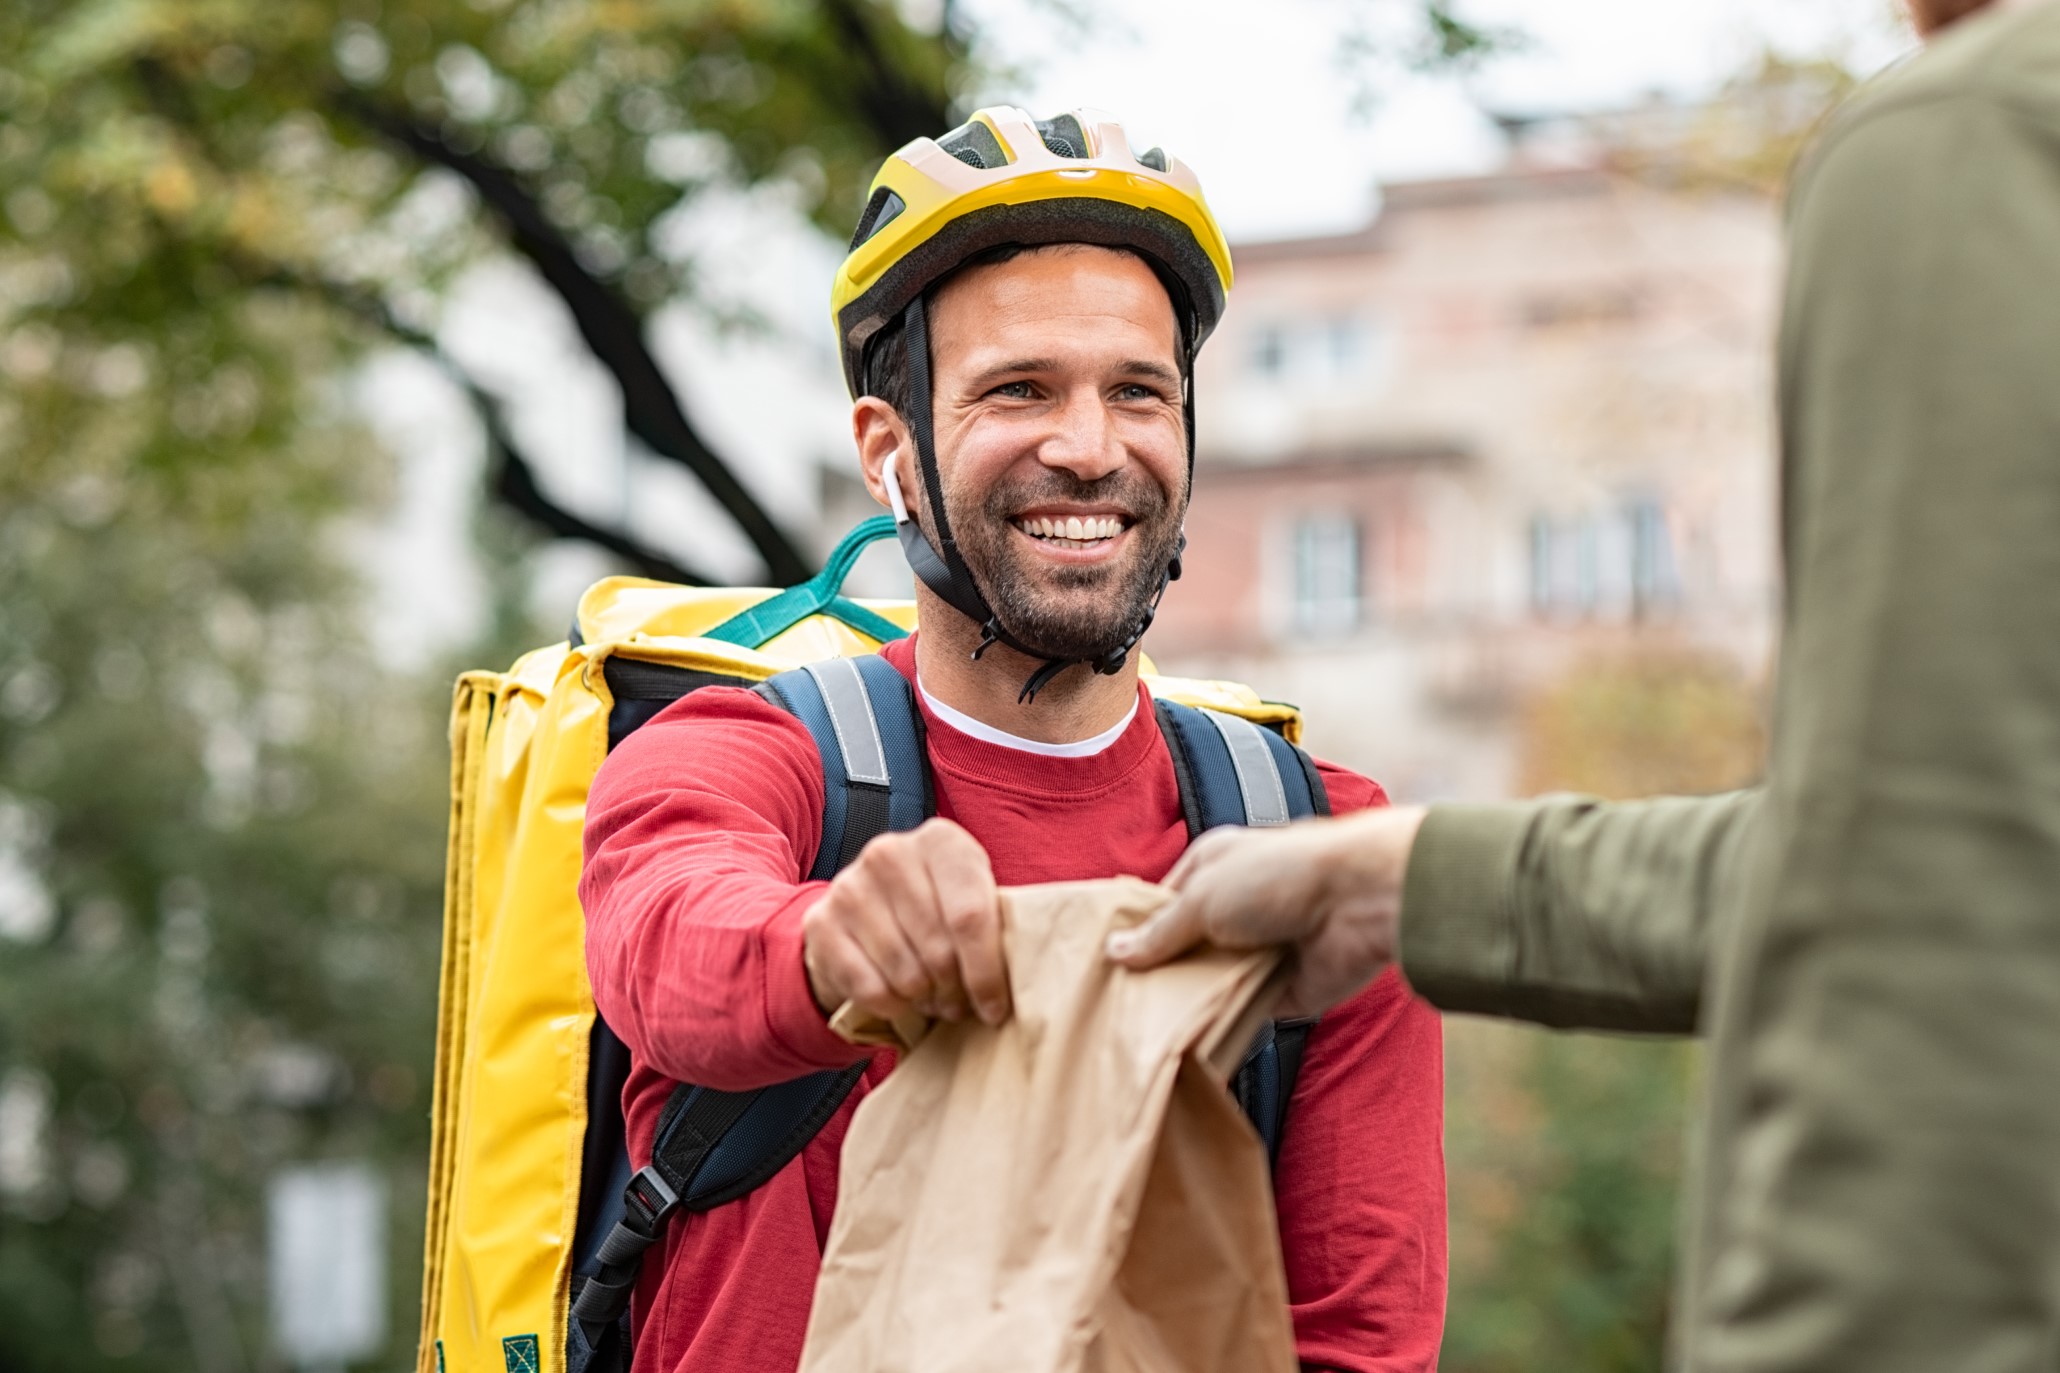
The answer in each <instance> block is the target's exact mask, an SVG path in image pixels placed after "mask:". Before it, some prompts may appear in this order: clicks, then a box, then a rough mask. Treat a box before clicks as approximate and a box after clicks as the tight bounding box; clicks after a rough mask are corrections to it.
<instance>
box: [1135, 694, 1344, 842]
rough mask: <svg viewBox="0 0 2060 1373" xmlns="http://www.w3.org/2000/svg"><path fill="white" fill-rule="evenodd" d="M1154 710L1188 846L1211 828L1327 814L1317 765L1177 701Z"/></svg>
mask: <svg viewBox="0 0 2060 1373" xmlns="http://www.w3.org/2000/svg"><path fill="white" fill-rule="evenodd" d="M1153 708H1154V709H1155V710H1156V711H1157V712H1158V716H1159V732H1160V733H1161V734H1163V735H1165V736H1166V748H1167V751H1168V752H1170V753H1171V754H1172V755H1173V776H1174V779H1175V781H1177V782H1178V783H1179V786H1180V806H1181V811H1182V813H1183V814H1184V815H1185V817H1186V819H1187V837H1188V838H1189V839H1190V840H1194V839H1197V838H1199V837H1200V836H1201V835H1202V833H1203V832H1204V831H1206V830H1212V829H1215V828H1216V827H1217V826H1218V825H1285V824H1287V823H1288V822H1289V821H1290V820H1301V819H1305V818H1307V817H1309V816H1312V815H1328V814H1330V797H1329V796H1328V795H1327V794H1326V793H1325V792H1324V789H1323V779H1322V777H1321V776H1320V775H1319V774H1318V773H1317V771H1316V765H1315V764H1314V763H1313V762H1311V761H1310V759H1309V755H1308V754H1306V753H1304V752H1302V750H1300V749H1299V748H1296V747H1295V746H1294V745H1293V744H1290V743H1289V742H1288V741H1287V740H1285V739H1283V738H1282V737H1281V736H1280V735H1278V734H1276V733H1274V732H1273V731H1272V730H1270V729H1266V728H1263V727H1261V726H1259V725H1255V724H1253V723H1252V722H1251V721H1250V720H1245V719H1240V718H1239V717H1238V716H1235V715H1226V714H1224V713H1223V712H1222V711H1220V710H1208V709H1205V708H1201V707H1197V706H1184V705H1182V704H1180V703H1179V702H1178V701H1156V702H1154V703H1153Z"/></svg>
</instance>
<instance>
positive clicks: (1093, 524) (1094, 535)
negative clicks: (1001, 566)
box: [1016, 515, 1123, 543]
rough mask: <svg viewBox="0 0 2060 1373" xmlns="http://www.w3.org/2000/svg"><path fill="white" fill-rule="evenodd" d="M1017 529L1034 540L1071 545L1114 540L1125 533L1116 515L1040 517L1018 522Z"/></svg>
mask: <svg viewBox="0 0 2060 1373" xmlns="http://www.w3.org/2000/svg"><path fill="white" fill-rule="evenodd" d="M1016 528H1018V529H1020V530H1022V531H1023V532H1024V533H1025V534H1028V535H1029V536H1030V537H1031V538H1033V539H1064V540H1066V541H1067V542H1069V543H1093V542H1094V541H1095V540H1097V539H1113V538H1115V537H1116V536H1117V535H1118V534H1121V533H1122V532H1123V521H1122V519H1121V518H1119V517H1117V516H1115V515H1090V516H1088V517H1087V518H1085V519H1082V518H1081V517H1080V516H1078V515H1068V516H1066V517H1065V518H1064V519H1047V518H1045V517H1043V516H1038V517H1036V518H1033V519H1024V520H1017V521H1016Z"/></svg>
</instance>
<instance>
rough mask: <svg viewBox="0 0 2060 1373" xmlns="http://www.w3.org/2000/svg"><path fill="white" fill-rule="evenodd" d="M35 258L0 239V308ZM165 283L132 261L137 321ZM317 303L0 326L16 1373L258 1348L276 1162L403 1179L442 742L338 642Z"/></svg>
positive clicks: (40, 289) (419, 1044)
mask: <svg viewBox="0 0 2060 1373" xmlns="http://www.w3.org/2000/svg"><path fill="white" fill-rule="evenodd" d="M53 270H55V269H53V268H52V267H51V266H50V265H49V264H48V263H45V262H34V261H23V260H16V261H15V262H13V263H11V264H10V265H9V266H8V268H7V275H6V280H7V281H8V282H9V283H11V284H12V285H13V286H14V287H15V289H13V290H8V289H6V288H4V287H0V298H6V299H10V300H17V301H18V300H23V299H27V298H34V297H35V296H36V295H37V294H38V293H42V294H43V295H44V296H45V298H47V295H48V293H49V292H50V291H51V290H52V289H54V288H53V287H51V286H50V285H49V284H48V282H47V274H48V273H50V272H51V271H53ZM163 289H165V288H164V285H163V283H162V282H161V281H160V280H158V279H156V278H155V277H154V276H152V275H148V274H141V273H139V275H138V276H137V277H136V278H134V279H132V285H131V299H132V302H133V305H134V308H135V309H136V311H137V314H138V316H139V317H141V316H142V315H144V314H145V313H146V312H147V311H148V310H149V309H150V308H151V304H152V297H153V295H154V293H156V292H158V291H160V290H163ZM309 313H310V311H309V308H308V306H307V304H306V303H305V302H303V301H300V300H297V299H294V298H292V297H277V296H258V297H249V298H242V299H239V300H238V301H236V302H235V303H234V305H232V306H230V307H227V308H223V309H220V310H217V311H215V312H212V313H211V314H206V315H202V314H198V313H179V312H168V314H167V316H166V318H167V321H168V327H166V328H165V329H164V330H163V332H161V333H159V334H157V335H156V337H155V339H154V344H155V346H153V347H151V348H149V349H148V350H147V351H146V350H145V349H143V348H142V347H141V345H139V344H138V343H136V342H135V341H134V338H133V336H132V337H131V340H130V341H128V342H125V343H121V344H112V345H109V344H105V343H103V342H102V341H101V336H100V335H99V333H98V331H97V330H96V329H95V328H94V327H93V326H92V323H91V322H88V321H80V320H75V319H74V318H72V317H70V316H68V315H66V314H65V313H64V312H62V311H59V312H55V313H53V314H51V315H49V316H48V317H47V318H43V319H39V320H37V321H35V322H32V323H23V322H21V321H19V320H17V321H13V322H11V327H10V328H9V329H8V330H7V332H6V335H5V338H4V342H0V366H4V367H5V369H6V376H7V389H6V392H5V396H4V400H0V452H4V453H5V454H6V457H5V459H4V461H0V1311H4V1312H5V1313H6V1318H5V1320H4V1321H0V1367H5V1368H7V1369H9V1370H24V1373H41V1371H42V1370H49V1371H50V1373H56V1371H57V1370H66V1371H67V1373H70V1371H71V1370H81V1371H86V1370H97V1369H103V1368H106V1369H114V1368H151V1369H159V1368H166V1369H177V1368H193V1369H199V1370H209V1371H210V1373H212V1371H213V1370H243V1369H254V1368H259V1367H269V1366H272V1365H271V1364H270V1363H269V1362H268V1361H266V1360H265V1359H264V1357H263V1351H264V1331H263V1325H262V1321H261V1317H262V1313H263V1295H264V1269H263V1264H262V1260H263V1253H262V1249H261V1240H262V1235H263V1225H262V1219H263V1218H262V1214H261V1202H262V1186H263V1184H264V1182H265V1180H266V1178H267V1176H268V1175H269V1174H271V1173H272V1172H273V1171H274V1170H276V1169H277V1168H279V1167H280V1166H282V1165H285V1164H289V1163H293V1162H298V1161H306V1160H309V1159H315V1158H322V1157H327V1156H335V1155H343V1156H350V1157H360V1158H368V1159H371V1160H374V1161H375V1162H380V1163H383V1164H385V1165H387V1166H388V1167H389V1169H390V1170H392V1175H393V1178H394V1185H395V1188H396V1191H398V1192H402V1193H408V1192H412V1191H413V1190H414V1188H415V1186H416V1184H414V1183H412V1182H411V1181H410V1179H411V1178H412V1177H414V1176H418V1175H419V1164H418V1163H417V1162H415V1160H416V1159H417V1158H418V1157H419V1154H420V1152H421V1150H422V1148H423V1146H424V1143H425V1139H426V1134H427V1131H426V1120H425V1115H426V1109H427V1105H428V1098H427V1086H426V1084H427V1082H428V1068H429V1062H428V1059H429V1053H428V1050H429V1045H430V1041H431V1038H432V1030H433V1024H434V1021H433V1015H434V998H435V981H436V959H437V935H436V927H437V920H436V912H437V909H438V904H439V899H438V887H439V884H440V879H441V872H442V860H441V847H442V844H441V832H440V831H441V823H440V822H441V815H442V796H441V793H442V786H441V781H442V773H443V770H444V763H443V759H442V740H441V738H440V732H439V731H438V729H437V728H436V724H435V712H436V705H435V703H434V701H432V700H426V699H424V698H423V696H422V694H421V692H420V689H419V688H416V687H414V686H412V685H411V684H409V683H407V682H404V681H398V680H396V679H394V678H393V677H391V676H390V675H389V674H386V673H384V672H382V671H381V669H380V667H379V665H378V663H377V662H376V660H375V659H374V657H373V656H372V655H371V653H370V652H369V651H368V649H367V646H366V645H365V643H364V642H363V639H362V637H361V632H360V620H359V616H358V614H357V611H356V607H355V605H354V603H353V602H352V600H351V599H350V596H349V580H348V578H347V577H346V576H344V575H343V573H342V570H341V568H340V565H339V563H340V559H339V553H340V550H339V549H338V548H337V546H336V545H335V543H334V541H333V539H332V538H331V537H330V531H331V527H332V523H333V520H334V518H335V517H336V516H337V515H338V514H340V513H341V512H344V511H346V510H349V509H352V508H355V507H357V506H360V505H362V503H363V502H364V500H365V498H366V496H367V494H368V488H372V487H376V484H377V482H378V480H379V479H380V477H381V475H382V465H381V464H380V463H379V462H378V461H376V460H370V459H368V457H367V452H368V445H367V444H366V442H365V439H364V436H363V435H362V434H360V433H358V432H356V431H355V430H354V429H353V428H352V427H351V425H350V424H349V423H348V422H346V420H345V419H344V418H343V417H342V416H341V415H339V413H338V412H337V409H336V405H335V400H334V397H333V396H332V395H330V394H328V393H327V391H326V388H325V387H323V386H321V385H319V384H317V383H319V380H320V379H321V378H323V377H325V376H327V375H329V374H330V373H331V372H332V371H333V369H334V367H335V366H336V364H337V361H338V359H337V358H336V357H335V356H334V355H333V353H332V352H331V350H330V349H329V347H328V346H327V343H326V337H327V336H326V335H325V334H324V332H323V331H322V330H321V329H320V328H319V327H310V322H309V320H308V318H307V316H308V314H309ZM260 367H264V368H271V369H275V372H274V374H272V375H259V374H256V372H255V369H257V368H260ZM413 1209H414V1207H413V1204H412V1201H411V1202H410V1203H409V1204H408V1205H407V1206H405V1207H404V1208H402V1209H401V1218H402V1220H403V1221H405V1219H406V1214H407V1213H408V1212H411V1211H412V1210H413ZM402 1230H403V1238H402V1240H401V1243H403V1244H405V1243H406V1242H407V1241H406V1240H405V1225H403V1226H402ZM402 1252H405V1250H403V1251H402ZM406 1267H407V1265H405V1264H403V1265H400V1266H399V1271H398V1272H397V1275H396V1276H397V1280H400V1281H405V1280H406V1279H405V1278H404V1277H402V1274H405V1271H406ZM396 1298H397V1299H400V1298H401V1293H400V1292H399V1291H397V1292H396ZM400 1309H401V1310H402V1311H403V1312H404V1311H405V1309H406V1307H405V1305H404V1304H403V1305H402V1306H401V1308H400ZM403 1324H405V1321H404V1320H403Z"/></svg>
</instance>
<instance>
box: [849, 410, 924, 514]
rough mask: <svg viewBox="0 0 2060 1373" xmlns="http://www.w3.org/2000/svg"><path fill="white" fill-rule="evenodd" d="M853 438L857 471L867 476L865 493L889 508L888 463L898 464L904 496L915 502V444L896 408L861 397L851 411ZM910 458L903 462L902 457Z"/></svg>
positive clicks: (898, 474)
mask: <svg viewBox="0 0 2060 1373" xmlns="http://www.w3.org/2000/svg"><path fill="white" fill-rule="evenodd" d="M851 437H852V438H853V440H855V441H856V442H857V444H858V467H859V471H860V472H861V473H863V474H864V476H865V489H866V490H867V491H870V492H871V493H872V496H873V499H874V500H876V501H878V502H879V503H880V504H881V505H889V504H890V502H889V501H888V499H887V478H886V470H887V464H888V463H890V462H891V463H897V464H899V471H898V472H897V473H896V480H898V481H899V482H900V483H901V490H902V492H903V494H904V495H905V496H907V497H909V498H911V499H913V497H914V495H915V493H916V491H917V490H919V489H920V488H919V486H918V485H916V484H915V476H916V472H915V465H914V463H913V461H912V459H913V456H914V454H915V440H914V437H913V436H912V435H910V433H909V432H908V425H907V424H905V423H903V422H902V418H901V416H900V415H898V414H896V413H895V410H894V407H893V406H891V405H889V404H888V403H887V402H886V401H883V400H881V399H880V398H879V397H878V396H860V397H859V398H858V401H857V403H856V404H854V405H853V406H852V407H851ZM904 454H906V455H908V459H904V457H903V455H904Z"/></svg>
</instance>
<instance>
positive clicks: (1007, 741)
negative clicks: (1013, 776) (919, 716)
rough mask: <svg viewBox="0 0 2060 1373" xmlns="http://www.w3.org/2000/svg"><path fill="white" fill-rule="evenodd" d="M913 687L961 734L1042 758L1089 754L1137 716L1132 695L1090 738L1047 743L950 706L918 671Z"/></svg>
mask: <svg viewBox="0 0 2060 1373" xmlns="http://www.w3.org/2000/svg"><path fill="white" fill-rule="evenodd" d="M916 690H917V691H920V692H921V693H922V694H923V704H924V705H926V706H928V707H929V708H930V713H931V714H933V715H935V716H936V717H937V718H938V719H940V720H942V721H943V722H944V723H945V724H947V725H950V726H951V727H952V728H953V729H955V730H957V731H958V732H959V733H960V734H965V735H969V736H971V737H972V738H975V739H978V740H979V741H980V742H981V743H983V744H995V745H998V746H999V747H1001V748H1012V749H1015V750H1016V751H1017V752H1019V753H1035V754H1037V755H1039V756H1040V757H1044V758H1092V757H1094V755H1095V754H1097V753H1100V752H1101V751H1102V750H1104V749H1106V748H1107V747H1108V746H1109V745H1111V744H1113V743H1115V742H1116V741H1117V740H1118V739H1120V738H1122V737H1123V731H1124V730H1126V729H1129V728H1130V722H1131V721H1132V720H1135V719H1136V718H1137V699H1136V698H1135V697H1132V698H1131V701H1130V709H1129V710H1127V711H1125V712H1123V718H1122V719H1120V720H1118V721H1117V722H1116V723H1115V724H1113V725H1111V726H1109V727H1108V728H1107V729H1105V730H1103V731H1102V732H1101V733H1100V734H1097V735H1095V736H1094V737H1093V738H1092V739H1082V740H1080V741H1079V742H1078V743H1073V744H1047V743H1042V742H1040V741H1038V740H1036V739H1025V738H1024V737H1023V736H1021V735H1020V734H1010V733H1009V732H1008V731H1007V730H1002V729H996V728H995V727H994V726H993V725H990V724H987V723H985V722H983V721H980V720H975V719H974V718H973V717H972V716H970V715H968V714H966V713H965V712H964V711H962V710H953V709H952V708H951V707H950V706H948V705H946V704H944V702H942V701H940V700H938V699H937V698H936V697H935V696H932V695H931V694H930V691H929V688H927V687H925V686H924V685H923V679H922V677H921V676H920V675H918V676H917V677H916Z"/></svg>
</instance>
